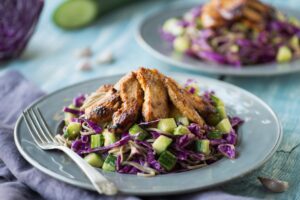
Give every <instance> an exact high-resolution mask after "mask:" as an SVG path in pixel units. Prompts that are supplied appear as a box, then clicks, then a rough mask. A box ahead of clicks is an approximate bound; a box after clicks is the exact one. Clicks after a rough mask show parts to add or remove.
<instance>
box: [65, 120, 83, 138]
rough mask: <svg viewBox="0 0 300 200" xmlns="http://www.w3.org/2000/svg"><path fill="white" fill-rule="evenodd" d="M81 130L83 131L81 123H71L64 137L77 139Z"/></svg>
mask: <svg viewBox="0 0 300 200" xmlns="http://www.w3.org/2000/svg"><path fill="white" fill-rule="evenodd" d="M80 130H81V124H80V123H77V122H71V123H69V125H68V126H67V129H66V131H65V133H64V137H65V138H68V139H70V140H74V139H75V138H77V137H78V136H79V133H80Z"/></svg>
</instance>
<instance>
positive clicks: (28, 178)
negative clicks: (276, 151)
mask: <svg viewBox="0 0 300 200" xmlns="http://www.w3.org/2000/svg"><path fill="white" fill-rule="evenodd" d="M42 95H44V93H43V92H42V91H41V90H39V89H38V88H37V87H36V86H35V85H33V84H32V83H31V82H29V81H28V80H26V79H25V78H24V77H23V76H22V75H21V74H19V73H18V72H15V71H10V72H7V73H6V74H4V75H3V76H2V77H0V199H1V200H2V199H3V200H21V199H22V200H23V199H24V200H32V199H53V200H54V199H55V200H69V199H70V200H73V199H79V200H93V199H120V200H139V199H174V196H173V197H156V198H153V197H151V198H150V197H148V198H147V197H145V198H142V197H130V196H116V197H106V196H103V195H98V194H97V193H95V192H91V191H88V190H84V189H80V188H78V187H74V186H72V185H69V184H66V183H63V182H61V181H58V180H56V179H53V178H51V177H50V176H48V175H46V174H44V173H43V172H41V171H39V170H38V169H36V168H34V167H33V166H31V165H30V164H29V163H28V162H27V161H26V160H24V159H23V157H22V156H21V155H20V153H19V152H18V150H17V148H16V146H15V143H14V139H13V127H14V124H15V122H16V120H17V118H18V117H19V116H20V114H21V113H22V111H23V110H24V108H25V107H26V106H28V105H29V104H30V103H31V102H33V101H34V100H35V99H37V98H38V97H41V96H42ZM176 199H185V200H189V199H190V200H204V199H214V200H221V199H222V200H229V199H230V200H238V199H242V200H244V199H245V200H249V199H252V198H247V197H239V196H233V195H229V194H226V193H223V192H221V191H209V192H201V193H194V194H188V195H180V196H176Z"/></svg>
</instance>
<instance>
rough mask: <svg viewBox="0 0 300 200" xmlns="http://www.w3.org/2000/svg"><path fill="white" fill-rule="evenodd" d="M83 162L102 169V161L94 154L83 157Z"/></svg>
mask: <svg viewBox="0 0 300 200" xmlns="http://www.w3.org/2000/svg"><path fill="white" fill-rule="evenodd" d="M84 160H85V161H86V162H88V163H89V164H90V165H92V166H93V167H98V168H100V167H102V165H103V160H102V158H101V156H100V155H98V154H96V153H90V154H88V155H87V156H85V157H84Z"/></svg>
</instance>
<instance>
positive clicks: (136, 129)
mask: <svg viewBox="0 0 300 200" xmlns="http://www.w3.org/2000/svg"><path fill="white" fill-rule="evenodd" d="M129 134H130V135H135V136H136V139H137V140H144V139H145V138H146V137H147V136H148V133H147V132H146V131H145V130H144V129H142V128H141V127H140V126H139V125H137V124H135V125H133V126H132V127H131V128H130V129H129Z"/></svg>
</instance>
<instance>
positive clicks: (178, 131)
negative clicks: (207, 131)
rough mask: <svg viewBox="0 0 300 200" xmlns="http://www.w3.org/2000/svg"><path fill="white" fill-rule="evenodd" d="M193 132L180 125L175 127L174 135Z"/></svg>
mask: <svg viewBox="0 0 300 200" xmlns="http://www.w3.org/2000/svg"><path fill="white" fill-rule="evenodd" d="M189 133H191V132H190V130H189V129H188V128H187V127H186V126H182V125H179V126H178V127H177V128H175V130H174V132H173V134H174V135H185V134H189Z"/></svg>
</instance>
